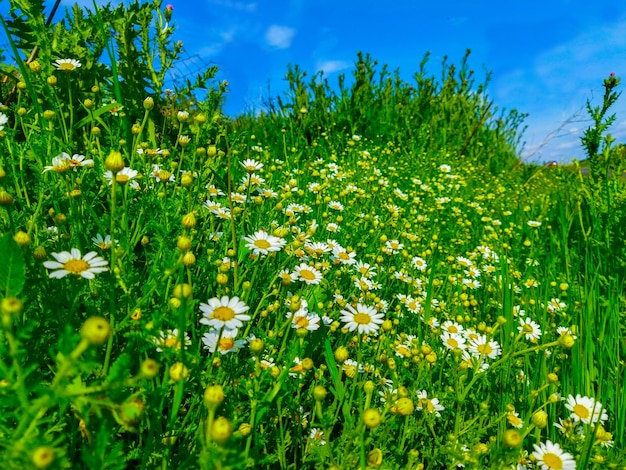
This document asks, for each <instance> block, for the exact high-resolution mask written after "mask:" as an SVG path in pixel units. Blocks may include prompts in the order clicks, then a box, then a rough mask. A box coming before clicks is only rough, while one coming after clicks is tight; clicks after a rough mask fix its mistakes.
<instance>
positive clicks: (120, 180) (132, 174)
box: [104, 166, 139, 189]
mask: <svg viewBox="0 0 626 470" xmlns="http://www.w3.org/2000/svg"><path fill="white" fill-rule="evenodd" d="M138 174H139V173H138V172H137V171H136V170H133V169H132V168H129V167H127V166H126V167H124V168H122V169H121V170H120V171H118V172H117V173H116V174H115V181H116V182H117V184H121V185H124V184H126V183H128V182H130V187H131V188H133V189H138V188H139V183H137V181H134V178H136V177H137V175H138ZM104 179H105V180H107V181H108V182H109V185H111V184H113V172H111V171H110V170H109V171H105V172H104Z"/></svg>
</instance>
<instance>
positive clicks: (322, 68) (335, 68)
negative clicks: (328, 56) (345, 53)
mask: <svg viewBox="0 0 626 470" xmlns="http://www.w3.org/2000/svg"><path fill="white" fill-rule="evenodd" d="M347 68H350V63H349V62H346V61H345V60H324V61H322V62H318V63H317V66H316V67H315V69H316V70H317V71H318V72H324V73H325V74H329V73H333V72H340V71H341V70H346V69H347Z"/></svg>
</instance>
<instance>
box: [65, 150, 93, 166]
mask: <svg viewBox="0 0 626 470" xmlns="http://www.w3.org/2000/svg"><path fill="white" fill-rule="evenodd" d="M61 155H67V159H68V164H69V166H70V168H78V167H80V166H85V167H92V166H93V160H92V159H91V158H89V159H87V160H85V156H84V155H79V154H77V153H75V154H74V155H72V156H71V157H70V156H69V155H68V154H67V153H63V154H61Z"/></svg>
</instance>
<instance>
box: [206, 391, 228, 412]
mask: <svg viewBox="0 0 626 470" xmlns="http://www.w3.org/2000/svg"><path fill="white" fill-rule="evenodd" d="M224 398H225V395H224V389H223V388H222V386H221V385H209V386H208V387H207V388H206V389H205V390H204V406H206V407H207V408H208V409H209V410H216V409H217V407H218V406H219V405H220V403H222V402H223V401H224Z"/></svg>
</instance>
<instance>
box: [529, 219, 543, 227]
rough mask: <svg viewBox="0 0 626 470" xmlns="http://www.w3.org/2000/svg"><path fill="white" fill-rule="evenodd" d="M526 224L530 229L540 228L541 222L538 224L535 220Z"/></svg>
mask: <svg viewBox="0 0 626 470" xmlns="http://www.w3.org/2000/svg"><path fill="white" fill-rule="evenodd" d="M526 223H527V224H528V226H529V227H532V228H537V227H541V222H539V221H537V220H529V221H528V222H526Z"/></svg>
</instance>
